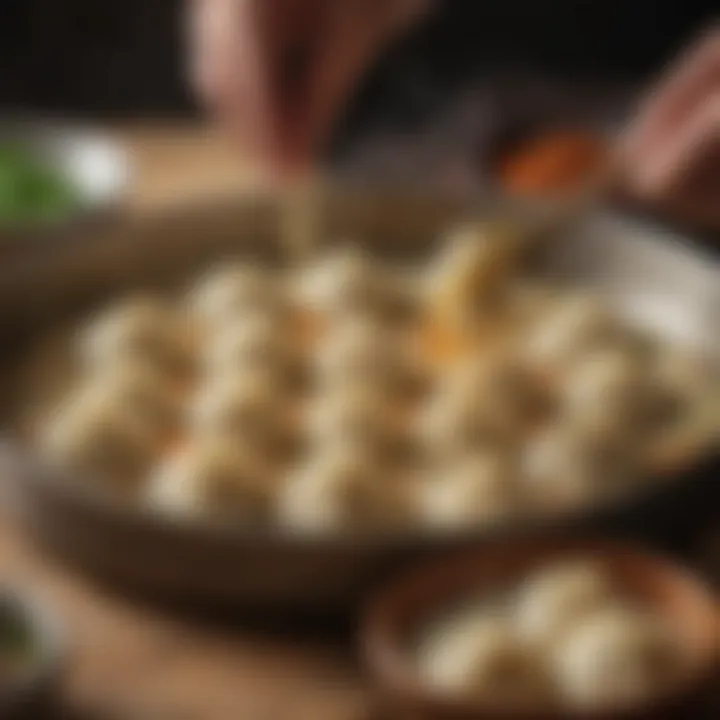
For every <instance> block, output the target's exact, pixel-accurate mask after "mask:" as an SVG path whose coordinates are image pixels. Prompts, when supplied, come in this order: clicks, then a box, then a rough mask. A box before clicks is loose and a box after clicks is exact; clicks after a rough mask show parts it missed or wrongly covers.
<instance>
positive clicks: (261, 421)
mask: <svg viewBox="0 0 720 720" xmlns="http://www.w3.org/2000/svg"><path fill="white" fill-rule="evenodd" d="M189 421H190V428H191V430H192V431H193V433H194V434H196V435H204V436H213V435H218V436H221V437H225V438H228V439H232V438H234V439H236V440H243V441H245V442H253V443H257V444H258V445H260V446H262V447H265V448H268V449H271V448H274V447H276V446H277V445H278V444H279V443H281V441H282V439H283V438H284V437H285V435H286V432H288V431H289V426H290V418H289V408H288V403H287V398H286V395H285V393H284V391H283V387H282V384H281V383H280V381H279V379H278V378H277V377H276V376H275V375H273V374H272V373H268V372H262V371H258V372H247V373H244V374H238V375H235V376H230V375H228V376H225V377H220V378H219V379H218V380H217V381H216V382H212V381H211V382H210V383H208V384H207V385H206V386H204V387H203V388H201V389H200V391H199V393H198V395H197V397H196V399H195V401H194V403H193V404H192V406H191V408H190V418H189Z"/></svg>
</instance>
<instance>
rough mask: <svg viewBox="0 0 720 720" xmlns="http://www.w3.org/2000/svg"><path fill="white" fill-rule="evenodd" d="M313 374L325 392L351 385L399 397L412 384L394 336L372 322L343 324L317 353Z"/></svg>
mask: <svg viewBox="0 0 720 720" xmlns="http://www.w3.org/2000/svg"><path fill="white" fill-rule="evenodd" d="M316 371H317V373H318V382H319V384H320V386H321V387H322V388H323V389H325V390H327V391H332V390H333V389H335V388H338V387H343V386H346V385H348V384H352V385H356V386H358V387H362V388H365V387H367V388H370V387H373V388H382V389H383V390H385V391H386V392H387V393H388V394H399V393H402V392H404V391H406V390H409V389H410V388H411V387H413V383H414V381H415V380H416V376H415V375H414V373H413V372H412V368H411V366H410V363H409V361H408V358H407V357H406V356H405V354H404V353H403V348H402V346H401V345H400V343H399V340H398V338H397V336H396V335H395V334H394V333H392V332H390V331H388V330H387V328H385V327H384V326H382V325H380V324H378V323H376V322H374V321H372V320H355V321H352V322H347V323H345V324H343V325H342V326H341V327H339V328H338V329H337V330H336V331H335V332H333V333H332V334H331V335H330V336H329V337H328V338H327V339H326V341H325V342H324V343H323V345H322V347H321V348H320V349H319V353H318V357H317V362H316Z"/></svg>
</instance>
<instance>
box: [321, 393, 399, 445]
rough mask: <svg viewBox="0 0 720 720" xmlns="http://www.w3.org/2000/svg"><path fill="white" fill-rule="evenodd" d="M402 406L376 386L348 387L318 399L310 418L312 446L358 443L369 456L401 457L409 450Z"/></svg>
mask: <svg viewBox="0 0 720 720" xmlns="http://www.w3.org/2000/svg"><path fill="white" fill-rule="evenodd" d="M403 425H404V423H403V418H402V415H401V414H400V413H399V411H398V407H397V405H396V404H395V403H393V401H392V400H391V399H388V397H387V396H386V395H385V394H384V393H383V392H381V391H378V390H377V389H376V388H373V387H365V386H363V385H360V384H358V385H352V384H347V385H344V386H341V387H338V388H335V389H333V390H332V391H331V392H330V393H329V394H327V395H325V396H322V397H320V398H318V399H317V400H316V401H315V404H314V406H313V407H312V408H311V410H310V413H309V416H308V435H309V438H310V440H311V442H312V443H314V444H322V445H331V446H332V445H335V444H336V443H340V444H342V443H345V442H349V443H355V444H357V445H359V446H363V447H365V448H367V450H368V452H369V453H372V454H378V455H381V456H386V457H388V458H390V457H392V456H397V455H399V454H400V453H401V451H402V450H403V449H409V443H410V441H409V437H408V435H407V433H406V432H405V431H404V427H403Z"/></svg>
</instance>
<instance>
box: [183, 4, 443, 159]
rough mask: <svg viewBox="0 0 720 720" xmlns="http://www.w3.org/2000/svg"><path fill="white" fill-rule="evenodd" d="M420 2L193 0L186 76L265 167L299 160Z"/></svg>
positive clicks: (313, 148)
mask: <svg viewBox="0 0 720 720" xmlns="http://www.w3.org/2000/svg"><path fill="white" fill-rule="evenodd" d="M428 6H429V2H428V0H193V2H192V6H191V13H190V21H191V28H190V29H191V35H190V39H191V58H192V67H191V72H192V78H193V81H194V85H195V87H196V89H197V90H198V92H199V94H200V97H201V98H202V99H203V100H204V102H205V103H206V104H207V105H208V106H209V107H210V108H211V110H212V112H213V113H214V115H215V116H216V117H217V118H218V119H219V120H220V122H221V123H223V124H224V125H225V126H226V127H227V128H229V129H231V131H232V132H233V134H235V135H236V136H237V137H239V138H242V139H243V140H244V141H245V145H246V146H248V145H249V146H252V149H254V150H255V151H256V152H257V153H258V154H261V155H262V156H264V158H265V159H266V160H268V161H270V162H271V163H273V164H275V165H278V166H282V167H284V168H287V169H291V168H292V167H294V166H302V165H306V164H308V163H309V161H310V160H311V159H312V158H313V153H314V152H315V151H316V150H317V149H318V148H319V146H320V145H321V143H322V142H323V141H324V140H325V139H326V138H327V135H328V134H329V132H330V129H331V127H332V124H333V122H334V121H335V119H336V118H337V115H338V112H339V110H340V109H341V107H342V105H343V104H344V102H345V100H346V99H347V96H348V94H349V93H350V92H351V90H352V88H353V87H354V85H355V83H356V82H357V80H358V78H359V76H360V74H361V73H362V72H363V70H364V69H365V68H366V66H367V65H368V64H369V62H370V61H371V60H372V58H373V57H374V55H375V54H376V53H377V52H378V51H379V50H380V49H382V47H383V46H384V44H385V43H386V42H387V41H388V39H390V38H391V37H394V36H395V34H396V33H397V32H399V31H400V30H402V29H403V28H404V27H406V26H407V25H408V24H409V23H410V22H412V20H413V19H415V18H416V17H418V15H419V14H420V13H422V12H423V11H424V10H426V9H427V7H428Z"/></svg>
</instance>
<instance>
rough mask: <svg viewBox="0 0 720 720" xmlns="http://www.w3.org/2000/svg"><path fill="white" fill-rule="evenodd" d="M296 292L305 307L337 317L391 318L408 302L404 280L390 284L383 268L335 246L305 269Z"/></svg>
mask: <svg viewBox="0 0 720 720" xmlns="http://www.w3.org/2000/svg"><path fill="white" fill-rule="evenodd" d="M297 291H298V295H299V298H300V302H301V304H303V305H304V306H305V307H307V308H309V309H311V310H313V311H315V312H318V313H320V314H322V315H325V316H327V317H331V318H335V319H338V320H341V319H346V318H347V317H349V316H358V315H359V316H366V317H372V318H374V319H376V320H386V319H388V320H389V319H394V318H395V317H397V316H398V315H401V314H402V313H403V311H407V309H408V306H409V305H410V303H411V297H410V293H409V292H408V288H407V287H406V285H405V284H404V283H393V282H392V278H391V277H390V276H389V274H388V272H387V270H386V268H384V267H382V266H381V265H379V264H377V263H374V262H372V261H371V260H370V259H369V258H368V257H367V256H366V255H364V254H363V253H362V252H360V251H359V250H358V249H356V248H352V247H344V248H340V249H337V250H335V251H333V252H331V253H330V254H328V255H327V256H325V257H324V258H321V260H320V261H319V262H318V263H317V264H316V265H314V266H311V267H309V268H306V269H305V271H304V272H303V273H302V274H301V276H300V277H299V278H298V283H297Z"/></svg>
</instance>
